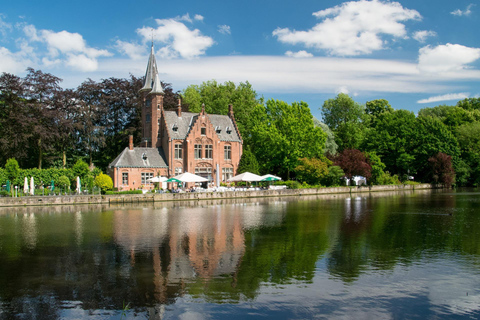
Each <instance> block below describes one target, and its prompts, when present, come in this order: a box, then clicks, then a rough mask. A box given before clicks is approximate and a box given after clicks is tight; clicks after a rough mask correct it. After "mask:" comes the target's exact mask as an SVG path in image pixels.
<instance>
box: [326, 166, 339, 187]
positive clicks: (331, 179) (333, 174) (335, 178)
mask: <svg viewBox="0 0 480 320" xmlns="http://www.w3.org/2000/svg"><path fill="white" fill-rule="evenodd" d="M344 176H345V172H343V170H342V168H340V167H339V166H330V167H328V173H327V174H326V175H325V176H324V177H323V179H322V181H321V182H322V184H323V185H325V186H327V187H331V186H340V185H342V184H343V180H342V178H343V177H344Z"/></svg>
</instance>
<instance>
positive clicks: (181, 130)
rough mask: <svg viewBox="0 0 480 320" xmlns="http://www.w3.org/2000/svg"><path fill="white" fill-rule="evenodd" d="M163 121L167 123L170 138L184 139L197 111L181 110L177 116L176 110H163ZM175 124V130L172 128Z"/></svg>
mask: <svg viewBox="0 0 480 320" xmlns="http://www.w3.org/2000/svg"><path fill="white" fill-rule="evenodd" d="M164 115H165V123H166V125H167V129H168V133H169V134H170V139H182V140H183V139H186V138H187V134H188V132H189V131H190V126H191V125H192V124H193V123H194V122H195V119H194V117H197V116H198V114H197V113H192V112H182V116H181V117H179V116H178V115H177V112H176V111H164ZM174 126H176V128H177V130H176V131H175V130H173V127H174Z"/></svg>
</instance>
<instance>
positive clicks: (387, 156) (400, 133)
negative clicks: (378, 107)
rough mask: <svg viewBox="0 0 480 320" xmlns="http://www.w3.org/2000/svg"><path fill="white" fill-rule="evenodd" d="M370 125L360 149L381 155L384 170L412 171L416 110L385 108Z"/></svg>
mask: <svg viewBox="0 0 480 320" xmlns="http://www.w3.org/2000/svg"><path fill="white" fill-rule="evenodd" d="M372 125H373V126H372V127H371V129H370V130H368V134H367V136H366V139H365V141H364V142H363V144H362V149H363V150H365V151H368V152H375V153H376V154H377V155H378V156H380V158H381V159H382V161H383V163H384V164H385V166H386V171H389V172H391V173H394V174H396V173H398V174H408V172H413V171H414V167H413V161H414V159H415V152H414V149H415V135H416V130H417V128H416V126H417V123H416V119H415V114H414V113H413V112H410V111H407V110H395V111H394V112H384V113H381V114H379V115H378V116H377V118H376V120H375V122H374V123H372Z"/></svg>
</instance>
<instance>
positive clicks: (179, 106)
mask: <svg viewBox="0 0 480 320" xmlns="http://www.w3.org/2000/svg"><path fill="white" fill-rule="evenodd" d="M177 115H178V117H181V116H182V99H178V106H177Z"/></svg>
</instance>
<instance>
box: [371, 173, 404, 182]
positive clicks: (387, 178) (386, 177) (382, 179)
mask: <svg viewBox="0 0 480 320" xmlns="http://www.w3.org/2000/svg"><path fill="white" fill-rule="evenodd" d="M377 183H378V184H379V185H389V184H401V182H400V179H398V176H397V175H396V174H394V175H393V176H392V175H390V172H388V171H387V172H383V173H382V174H380V176H378V177H377Z"/></svg>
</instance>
